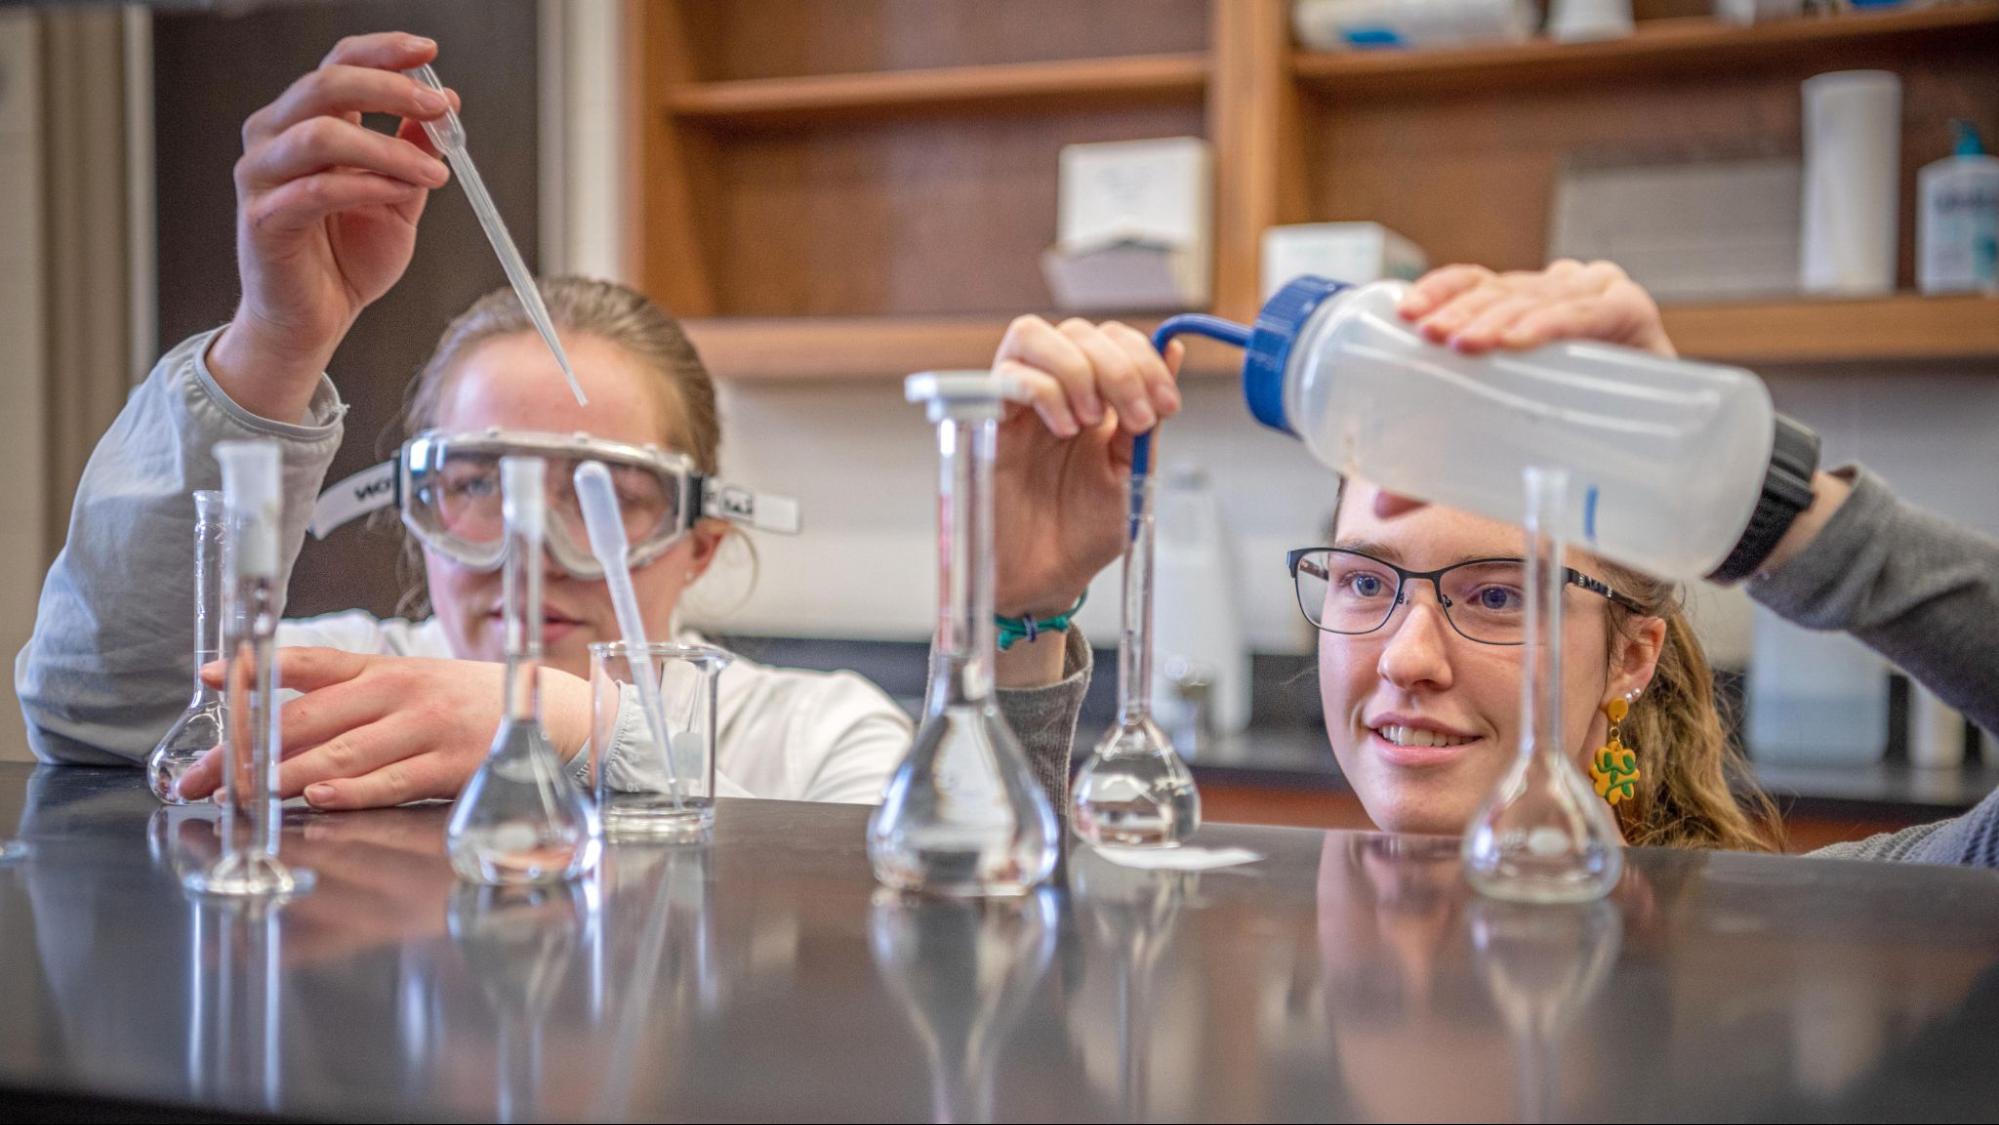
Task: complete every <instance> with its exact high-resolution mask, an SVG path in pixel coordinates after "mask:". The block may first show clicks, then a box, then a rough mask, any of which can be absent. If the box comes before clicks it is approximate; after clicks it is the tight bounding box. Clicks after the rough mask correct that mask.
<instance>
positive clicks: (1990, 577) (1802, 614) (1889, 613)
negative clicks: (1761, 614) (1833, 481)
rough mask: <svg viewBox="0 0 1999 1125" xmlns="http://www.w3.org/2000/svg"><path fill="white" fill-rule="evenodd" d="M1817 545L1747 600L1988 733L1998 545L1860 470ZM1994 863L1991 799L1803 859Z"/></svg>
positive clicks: (1995, 804) (1995, 818)
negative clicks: (1870, 663) (1859, 651)
mask: <svg viewBox="0 0 1999 1125" xmlns="http://www.w3.org/2000/svg"><path fill="white" fill-rule="evenodd" d="M1840 474H1841V475H1842V476H1847V477H1849V478H1850V479H1851V480H1852V481H1853V494H1852V495H1851V496H1849V497H1848V498H1847V500H1846V503H1844V504H1842V505H1840V507H1839V510H1838V511H1837V512H1835V513H1833V517H1832V519H1831V520H1829V521H1827V523H1826V526H1825V528H1824V529H1823V530H1821V531H1820V532H1819V534H1818V536H1817V538H1815V539H1813V540H1812V542H1811V544H1810V545H1809V546H1807V547H1806V548H1805V550H1804V551H1803V552H1802V553H1801V554H1799V555H1798V557H1797V558H1795V559H1793V560H1791V561H1790V562H1789V563H1788V564H1786V565H1785V566H1784V568H1783V569H1782V570H1779V571H1777V572H1775V573H1773V574H1770V575H1768V576H1765V577H1761V578H1757V579H1755V580H1753V581H1751V582H1750V584H1749V596H1750V597H1752V598H1754V599H1756V600H1757V601H1758V602H1760V603H1762V604H1763V605H1764V606H1766V607H1768V608H1769V609H1771V610H1773V611H1775V612H1776V613H1778V614H1779V615H1781V616H1783V617H1785V618H1787V619H1789V620H1791V621H1794V622H1796V623H1798V624H1800V625H1803V626H1806V627H1807V628H1812V629H1840V630H1845V631H1846V632H1849V633H1852V634H1853V635H1854V636H1856V637H1858V638H1859V639H1860V640H1861V641H1863V642H1865V643H1866V644H1867V645H1868V646H1869V647H1871V648H1873V649H1874V650H1875V651H1877V652H1879V653H1881V654H1882V655H1883V656H1886V657H1887V658H1888V659H1890V660H1892V661H1894V662H1895V663H1896V664H1897V665H1899V666H1900V667H1901V669H1902V670H1903V671H1904V672H1907V673H1908V674H1909V675H1910V676H1911V677H1912V678H1914V679H1916V680H1917V681H1919V682H1921V683H1922V684H1923V685H1924V686H1925V687H1927V688H1929V689H1930V690H1931V691H1933V692H1935V693H1936V694H1937V696H1938V697H1939V698H1941V699H1942V700H1944V701H1945V702H1946V703H1949V704H1950V705H1951V706H1953V707H1955V708H1957V709H1958V710H1960V711H1962V712H1964V714H1965V715H1966V716H1967V717H1969V718H1970V719H1971V720H1972V721H1973V722H1975V723H1977V724H1978V725H1979V726H1981V727H1984V728H1986V729H1988V730H1989V729H1999V541H1995V540H1993V539H1990V538H1988V537H1986V536H1984V535H1980V534H1978V533H1977V532H1975V531H1972V530H1970V529H1968V528H1965V527H1962V526H1960V525H1957V524H1954V523H1951V522H1950V521H1948V520H1945V519H1942V518H1940V517H1938V516H1934V515H1931V514H1930V513H1928V512H1924V511H1921V510H1919V509H1917V508H1915V507H1913V506H1911V505H1909V504H1905V503H1903V502H1902V501H1900V500H1898V499H1896V498H1895V496H1894V494H1893V493H1891V492H1890V491H1889V490H1888V488H1887V486H1886V485H1884V484H1882V483H1881V481H1880V479H1879V478H1877V477H1875V476H1874V475H1873V474H1872V473H1869V472H1867V471H1866V470H1865V469H1860V468H1849V469H1842V470H1841V471H1840ZM1812 854H1814V855H1820V856H1826V857H1830V858H1848V859H1889V860H1905V861H1909V862H1915V863H1958V864H1977V865H1980V866H1987V867H1999V794H1994V795H1991V796H1988V797H1987V798H1986V799H1985V800H1984V801H1982V802H1980V803H1979V805H1978V806H1977V807H1976V808H1974V809H1973V810H1971V811H1970V812H1968V813H1966V814H1964V815H1963V816H1960V817H1956V818H1953V819H1951V820H1947V821H1942V822H1940V823H1937V824H1926V825H1920V826H1918V827H1915V828H1908V829H1904V830H1902V831H1900V832H1894V833H1884V834H1882V835H1879V836H1874V837H1870V838H1869V839H1866V840H1861V841H1857V842H1854V843H1849V844H1835V845H1833V846H1832V847H1829V848H1824V849H1821V850H1819V851H1817V852H1814V853H1812Z"/></svg>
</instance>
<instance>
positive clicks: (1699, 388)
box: [1196, 277, 1818, 579]
mask: <svg viewBox="0 0 1999 1125" xmlns="http://www.w3.org/2000/svg"><path fill="white" fill-rule="evenodd" d="M1407 292H1408V285H1407V284H1406V283H1404V282H1400V281H1378V282H1375V283H1373V284H1370V285H1364V286H1360V287H1358V288H1353V287H1348V286H1345V285H1342V284H1340V283H1338V282H1333V281H1328V280H1326V279H1324V278H1314V277H1306V278H1299V279H1297V280H1295V281H1293V282H1292V283H1290V284H1289V285H1286V286H1285V287H1284V288H1283V289H1282V290H1280V291H1279V292H1278V293H1277V295H1276V296H1274V297H1272V298H1271V299H1270V301H1269V302H1268V303H1267V304H1265V305H1264V307H1263V311H1262V313H1261V314H1260V315H1259V316H1258V317H1257V321H1256V325H1255V327H1254V329H1252V330H1251V331H1250V332H1249V333H1248V334H1247V335H1248V344H1247V347H1248V356H1247V358H1246V360H1245V362H1244V366H1243V391H1244V394H1245V396H1246V397H1247V398H1248V400H1249V407H1250V412H1251V413H1252V414H1254V415H1255V416H1256V417H1257V419H1258V420H1259V421H1261V422H1263V423H1264V424H1265V425H1268V426H1271V427H1274V428H1276V429H1279V430H1283V431H1285V432H1287V433H1290V434H1292V435H1294V436H1296V437H1298V438H1299V439H1301V440H1302V441H1304V443H1305V445H1306V447H1307V448H1308V449H1310V451H1311V452H1312V455H1313V456H1314V457H1316V458H1317V459H1318V460H1319V461H1320V462H1321V463H1323V464H1324V465H1326V466H1327V467H1329V468H1331V469H1333V470H1335V471H1337V472H1340V473H1343V474H1346V475H1350V476H1355V477H1360V478H1362V479H1365V480H1368V481H1371V482H1373V483H1374V484H1377V485H1380V486H1381V487H1383V488H1386V489H1389V490H1392V491H1394V492H1399V493H1402V494H1404V495H1408V496H1414V497H1417V498H1420V499H1424V500H1430V501H1434V502H1436V503H1440V504H1444V505H1447V506H1449V507H1453V508H1458V509H1462V510H1465V511H1471V512H1477V513H1480V514H1483V515H1487V516H1492V517H1494V518H1497V519H1502V520H1505V521H1507V522H1508V523H1516V524H1517V523H1519V522H1520V521H1521V518H1522V516H1523V513H1522V511H1521V492H1520V487H1519V485H1520V479H1521V478H1520V474H1521V470H1522V469H1524V468H1525V467H1527V466H1529V465H1539V466H1545V467H1550V468H1564V469H1567V470H1568V471H1569V473H1570V476H1571V480H1572V481H1573V482H1574V487H1573V488H1572V489H1571V497H1570V505H1569V511H1568V513H1567V515H1566V518H1565V520H1564V527H1563V529H1562V530H1563V534H1564V536H1565V537H1566V538H1567V539H1568V541H1569V542H1571V543H1573V544H1574V545H1576V546H1577V547H1580V548H1584V549H1587V550H1589V551H1592V552H1595V553H1598V554H1601V555H1603V556H1605V557H1607V558H1611V559H1615V560H1617V561H1619V562H1623V563H1627V564H1629V565H1631V566H1634V567H1638V568H1639V569H1641V570H1645V571H1647V572H1650V573H1652V574H1656V575H1659V576H1661V577H1665V578H1674V579H1680V578H1695V577H1700V576H1709V575H1711V576H1713V577H1716V578H1719V579H1733V578H1740V577H1744V576H1746V575H1748V574H1750V573H1753V572H1754V568H1755V566H1756V564H1758V563H1760V562H1761V561H1762V560H1763V558H1765V557H1766V556H1767V555H1768V553H1769V550H1770V548H1771V547H1773V546H1775V543H1776V540H1777V538H1778V537H1779V536H1781V534H1782V532H1783V530H1784V529H1785V528H1786V527H1788V526H1789V525H1790V522H1791V520H1792V518H1793V517H1794V516H1795V515H1796V513H1797V512H1798V511H1800V510H1802V509H1803V508H1804V507H1805V506H1806V505H1808V504H1810V502H1811V477H1812V472H1813V470H1814V469H1815V468H1816V467H1817V463H1818V438H1817V437H1816V435H1814V434H1813V433H1812V432H1811V431H1810V430H1808V429H1806V428H1804V427H1802V426H1799V425H1797V424H1796V423H1794V422H1791V421H1790V420H1789V419H1786V418H1784V417H1783V416H1781V415H1779V414H1777V413H1775V411H1773V410H1772V409H1771V405H1770V394H1769V392H1768V391H1767V390H1766V389H1765V388H1764V386H1763V383H1762V381H1761V380H1760V379H1758V378H1756V376H1754V375H1752V374H1750V373H1749V372H1747V371H1744V370H1742V369H1740V368H1735V367H1723V366H1719V365H1716V364H1710V363H1697V362H1693V361H1691V360H1685V359H1666V358H1662V357H1660V356H1655V355H1652V354H1650V353H1647V352H1641V351H1637V350H1634V349H1631V348H1621V347H1614V346H1611V345H1609V344H1600V343H1592V342H1586V341H1565V342H1562V343H1557V344H1550V345H1548V346H1546V347H1543V348H1537V349H1535V350H1533V351H1529V352H1493V353H1489V354H1486V355H1480V356H1468V355H1462V354H1459V353H1458V352H1455V351H1453V350H1451V349H1449V348H1445V347H1439V346H1437V345H1434V344H1431V343H1429V342H1428V341H1426V340H1424V339H1422V338H1421V337H1420V336H1419V335H1417V333H1416V331H1415V329H1414V326H1413V325H1411V324H1410V323H1409V322H1408V321H1405V320H1403V319H1402V317H1401V316H1400V315H1399V314H1398V313H1397V312H1396V311H1395V310H1396V305H1397V304H1398V303H1399V302H1400V300H1401V299H1402V297H1403V296H1404V294H1406V293H1407ZM1196 330H1198V329H1196Z"/></svg>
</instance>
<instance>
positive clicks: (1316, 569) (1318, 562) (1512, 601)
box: [1285, 547, 1647, 645]
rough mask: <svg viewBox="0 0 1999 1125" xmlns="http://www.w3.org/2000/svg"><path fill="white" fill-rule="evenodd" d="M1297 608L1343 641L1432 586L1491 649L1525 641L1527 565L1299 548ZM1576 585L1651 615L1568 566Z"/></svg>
mask: <svg viewBox="0 0 1999 1125" xmlns="http://www.w3.org/2000/svg"><path fill="white" fill-rule="evenodd" d="M1285 565H1286V566H1287V567H1289V569H1290V571H1291V581H1292V585H1293V586H1295V587H1296V589H1297V592H1298V608H1299V609H1300V610H1302V611H1303V612H1304V614H1305V620H1307V621H1310V622H1311V623H1312V625H1313V627H1314V628H1317V629H1318V630H1320V631H1321V632H1326V633H1338V634H1341V635H1342V636H1359V635H1361V634H1365V633H1372V632H1374V631H1375V630H1377V629H1379V628H1381V627H1382V626H1383V625H1386V624H1388V619H1389V618H1391V617H1393V616H1395V610H1396V608H1397V607H1398V606H1400V605H1401V604H1402V603H1403V602H1405V601H1407V600H1408V594H1409V583H1410V582H1412V581H1415V582H1428V583H1430V585H1431V587H1432V589H1434V590H1435V591H1436V594H1437V606H1438V608H1440V609H1442V610H1443V611H1444V619H1445V620H1446V621H1449V622H1450V623H1451V628H1453V629H1455V630H1457V631H1458V635H1460V636H1462V637H1464V638H1465V639H1466V640H1468V641H1477V642H1478V643H1479V644H1486V645H1517V644H1522V643H1525V640H1526V628H1527V560H1526V559H1517V558H1490V559H1467V560H1466V561H1464V562H1461V563H1454V564H1452V565H1450V566H1447V567H1444V568H1443V569H1441V570H1409V569H1407V568H1405V567H1400V566H1396V565H1395V564H1394V563H1392V562H1388V561H1386V560H1384V559H1378V558H1375V557H1374V556H1373V555H1368V554H1363V553H1361V552H1360V551H1349V550H1345V549H1342V548H1339V547H1300V548H1299V549H1297V550H1295V551H1290V552H1288V553H1286V555H1285ZM1562 571H1563V575H1564V577H1565V578H1566V579H1567V581H1568V584H1569V585H1571V586H1580V587H1581V588H1583V589H1585V590H1588V591H1589V592H1590V593H1592V594H1596V595H1598V596H1600V597H1603V598H1607V599H1609V600H1610V601H1611V602H1612V603H1613V604H1616V605H1619V606H1622V607H1624V608H1625V609H1628V610H1630V611H1631V612H1633V613H1640V614H1642V613H1645V612H1647V610H1646V609H1645V607H1644V606H1643V605H1641V604H1639V603H1638V602H1637V601H1636V600H1634V599H1632V598H1630V597H1627V596H1626V595H1624V594H1620V593H1618V592H1617V591H1616V590H1613V589H1611V588H1610V586H1609V584H1608V583H1606V582H1604V581H1603V580H1602V579H1599V578H1592V577H1590V576H1589V575H1587V574H1584V573H1583V572H1582V571H1579V570H1577V569H1575V568H1574V567H1563V568H1562Z"/></svg>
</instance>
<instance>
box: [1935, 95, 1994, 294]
mask: <svg viewBox="0 0 1999 1125" xmlns="http://www.w3.org/2000/svg"><path fill="white" fill-rule="evenodd" d="M1951 128H1952V130H1953V131H1954V132H1955V133H1956V134H1957V143H1956V144H1955V145H1954V146H1953V151H1952V153H1951V155H1949V156H1946V157H1944V158H1943V159H1942V160H1937V161H1933V162H1931V163H1929V164H1925V165H1923V170H1922V171H1921V172H1919V173H1917V174H1916V286H1917V288H1919V289H1921V290H1922V291H1923V292H1925V293H1976V292H1986V293H1994V292H1999V157H1995V156H1992V155H1990V154H1988V153H1986V151H1985V149H1984V147H1983V146H1982V145H1981V144H1980V143H1979V138H1978V129H1977V128H1976V127H1975V126H1973V125H1972V124H1971V122H1969V121H1964V120H1961V119H1960V120H1955V121H1952V122H1951Z"/></svg>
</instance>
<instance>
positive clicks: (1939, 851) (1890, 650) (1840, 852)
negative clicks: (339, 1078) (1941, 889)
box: [1000, 468, 1999, 867]
mask: <svg viewBox="0 0 1999 1125" xmlns="http://www.w3.org/2000/svg"><path fill="white" fill-rule="evenodd" d="M1841 474H1842V475H1845V476H1848V477H1849V478H1850V479H1852V481H1853V485H1854V487H1853V494H1852V495H1851V496H1849V497H1848V498H1847V500H1846V502H1845V503H1844V504H1842V505H1840V507H1839V510H1838V511H1837V512H1835V513H1834V514H1833V517H1832V519H1831V520H1830V521H1828V522H1827V524H1826V526H1825V528H1823V529H1822V530H1821V531H1820V533H1819V535H1818V536H1817V537H1816V538H1815V539H1813V540H1812V542H1811V544H1810V545H1809V546H1808V547H1807V548H1806V549H1805V550H1804V551H1803V552H1802V553H1800V554H1799V555H1798V557H1797V558H1795V559H1792V560H1791V561H1790V562H1789V563H1788V564H1786V565H1785V567H1784V568H1783V569H1782V570H1781V571H1778V572H1777V573H1774V574H1771V575H1768V576H1765V577H1762V578H1758V579H1755V580H1753V581H1752V582H1751V583H1750V585H1749V595H1750V597H1752V598H1754V599H1756V600H1757V601H1759V602H1761V603H1762V604H1763V605H1765V606H1767V607H1769V608H1770V609H1771V610H1773V611H1775V612H1776V613H1778V614H1780V615H1782V616H1783V617H1785V618H1788V619H1789V620H1791V621H1795V622H1797V623H1798V624H1800V625H1804V626H1806V627H1808V628H1813V629H1840V630H1845V631H1847V632H1850V633H1852V634H1853V635H1854V636H1856V637H1858V638H1860V639H1861V640H1862V641H1864V642H1866V643H1867V644H1868V645H1870V646H1872V647H1873V648H1874V649H1876V650H1877V651H1879V652H1880V653H1881V654H1882V655H1884V656H1886V657H1888V658H1889V659H1890V660H1893V661H1894V662H1895V663H1896V664H1898V665H1900V666H1901V668H1902V670H1903V671H1905V672H1907V673H1908V674H1909V675H1910V676H1912V677H1914V678H1915V679H1916V680H1917V681H1919V682H1921V683H1922V684H1924V685H1925V686H1927V687H1928V688H1929V689H1930V690H1932V691H1934V692H1936V694H1937V695H1938V697H1940V698H1941V699H1943V700H1944V701H1945V702H1947V703H1949V704H1950V705H1951V706H1953V707H1956V708H1957V709H1958V710H1960V711H1962V712H1964V713H1965V715H1966V716H1968V717H1969V718H1970V719H1971V720H1972V721H1973V722H1975V723H1977V724H1978V725H1979V726H1981V727H1984V728H1986V729H1988V730H1993V729H1999V542H1995V541H1994V540H1992V539H1990V538H1987V537H1986V536H1983V535H1980V534H1978V533H1977V532H1974V531H1971V530H1969V529H1968V528H1964V527H1961V526H1958V525H1957V524H1953V523H1951V522H1950V521H1948V520H1945V519H1942V518H1940V517H1938V516H1935V515H1932V514H1930V513H1928V512H1924V511H1921V510H1919V509H1917V508H1915V507H1913V506H1911V505H1909V504H1905V503H1903V502H1902V501H1900V500H1898V499H1896V497H1895V496H1894V494H1893V493H1891V492H1890V491H1889V490H1888V488H1887V486H1886V485H1884V484H1883V483H1882V482H1881V481H1880V479H1879V478H1877V477H1875V476H1874V475H1873V474H1871V473H1869V472H1867V471H1866V470H1864V469H1859V468H1850V469H1844V470H1841ZM1078 647H1080V646H1078V645H1074V644H1072V645H1071V654H1070V659H1069V662H1068V664H1067V666H1066V667H1065V668H1064V678H1063V679H1062V681H1061V682H1059V683H1056V684H1052V685H1050V686H1048V687H1044V688H1036V689H1023V690H1016V691H1006V692H1001V693H1000V703H1001V706H1002V708H1003V709H1004V710H1005V712H1006V716H1007V719H1008V721H1009V722H1010V723H1012V725H1013V729H1014V730H1015V732H1017V733H1018V734H1019V735H1020V738H1021V741H1022V743H1023V744H1024V745H1025V747H1026V749H1027V751H1028V757H1029V758H1030V759H1032V760H1035V761H1039V762H1046V761H1051V760H1059V759H1060V758H1061V757H1062V756H1064V755H1066V754H1068V753H1069V748H1070V746H1071V745H1072V744H1073V741H1074V737H1075V729H1076V716H1077V713H1078V712H1079V711H1080V710H1081V708H1082V705H1083V696H1084V694H1085V692H1087V691H1088V689H1089V682H1090V666H1089V660H1088V658H1087V655H1088V650H1087V649H1083V650H1082V653H1083V655H1082V656H1080V657H1079V656H1077V654H1076V652H1075V650H1076V649H1077V648H1078ZM1812 854H1813V855H1816V856H1823V857H1827V858H1843V859H1883V860H1903V861H1907V862H1915V863H1954V864H1975V865H1978V866H1986V867H1999V792H1994V793H1993V794H1991V795H1989V796H1987V797H1986V798H1985V800H1984V801H1982V802H1981V803H1980V804H1979V805H1978V806H1977V807H1976V808H1974V809H1972V810H1971V811H1970V812H1967V813H1965V814H1964V815H1962V816H1958V817H1954V818H1952V819H1950V820H1946V821H1941V822H1938V823H1935V824H1925V825H1919V826H1917V827H1914V828H1908V829H1904V830H1903V831H1900V832H1895V833H1884V834H1882V835H1879V836H1874V837H1870V838H1869V839H1866V840H1860V841H1855V842H1852V843H1845V844H1834V845H1832V846H1831V847H1828V848H1822V849H1820V850H1818V851H1816V852H1813V853H1812Z"/></svg>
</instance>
